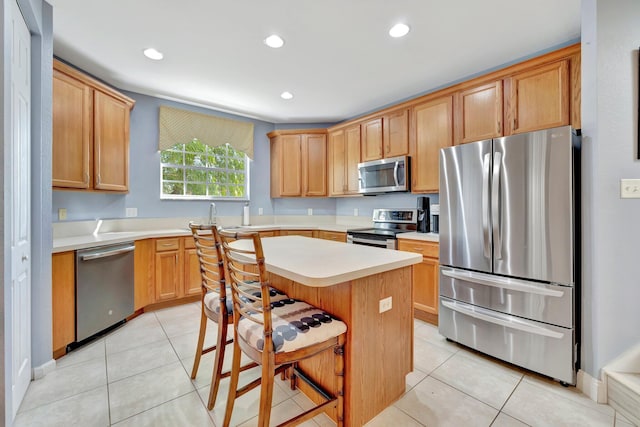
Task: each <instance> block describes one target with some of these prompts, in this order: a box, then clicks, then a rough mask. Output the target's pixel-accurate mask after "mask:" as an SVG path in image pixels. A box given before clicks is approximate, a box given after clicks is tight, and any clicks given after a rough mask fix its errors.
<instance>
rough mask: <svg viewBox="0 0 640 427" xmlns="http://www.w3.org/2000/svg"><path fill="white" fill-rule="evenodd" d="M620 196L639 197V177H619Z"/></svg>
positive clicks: (627, 197) (623, 197)
mask: <svg viewBox="0 0 640 427" xmlns="http://www.w3.org/2000/svg"><path fill="white" fill-rule="evenodd" d="M620 198H621V199H640V179H621V180H620Z"/></svg>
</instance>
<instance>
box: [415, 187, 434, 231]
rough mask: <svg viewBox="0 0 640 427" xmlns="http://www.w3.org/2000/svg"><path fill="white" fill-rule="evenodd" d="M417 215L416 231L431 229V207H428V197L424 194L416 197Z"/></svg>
mask: <svg viewBox="0 0 640 427" xmlns="http://www.w3.org/2000/svg"><path fill="white" fill-rule="evenodd" d="M417 211H418V217H417V218H416V221H417V224H416V226H417V229H416V231H417V232H418V233H428V232H430V231H431V224H430V222H431V221H430V219H431V209H430V199H429V198H428V197H426V196H419V197H418V209H417Z"/></svg>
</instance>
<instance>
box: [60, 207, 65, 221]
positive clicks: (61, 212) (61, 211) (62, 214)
mask: <svg viewBox="0 0 640 427" xmlns="http://www.w3.org/2000/svg"><path fill="white" fill-rule="evenodd" d="M65 219H67V210H66V209H65V208H60V209H58V220H59V221H64V220H65Z"/></svg>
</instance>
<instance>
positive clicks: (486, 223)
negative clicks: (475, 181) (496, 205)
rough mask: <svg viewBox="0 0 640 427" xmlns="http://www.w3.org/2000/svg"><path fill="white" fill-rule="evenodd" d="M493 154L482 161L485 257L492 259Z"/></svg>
mask: <svg viewBox="0 0 640 427" xmlns="http://www.w3.org/2000/svg"><path fill="white" fill-rule="evenodd" d="M490 165H491V154H489V153H487V154H485V155H484V159H483V161H482V237H483V240H482V241H483V243H484V257H485V258H491V245H490V244H489V166H490Z"/></svg>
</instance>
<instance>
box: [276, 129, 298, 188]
mask: <svg viewBox="0 0 640 427" xmlns="http://www.w3.org/2000/svg"><path fill="white" fill-rule="evenodd" d="M278 139H279V140H280V141H279V142H280V144H281V146H280V196H283V197H291V196H302V153H301V149H300V148H301V147H300V145H301V136H300V135H282V136H279V137H278Z"/></svg>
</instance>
